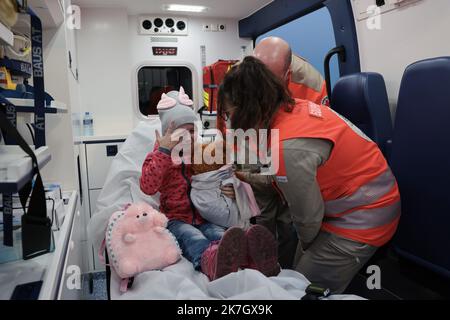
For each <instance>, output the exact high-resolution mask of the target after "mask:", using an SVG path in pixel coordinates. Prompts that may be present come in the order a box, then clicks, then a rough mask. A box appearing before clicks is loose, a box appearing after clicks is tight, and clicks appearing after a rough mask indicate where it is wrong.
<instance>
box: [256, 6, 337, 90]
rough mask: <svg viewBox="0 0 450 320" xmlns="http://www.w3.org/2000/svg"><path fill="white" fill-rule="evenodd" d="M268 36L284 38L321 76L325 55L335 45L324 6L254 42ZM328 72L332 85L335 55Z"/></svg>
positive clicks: (335, 66)
mask: <svg viewBox="0 0 450 320" xmlns="http://www.w3.org/2000/svg"><path fill="white" fill-rule="evenodd" d="M268 36H276V37H280V38H283V39H284V40H286V41H287V42H288V43H289V44H290V45H291V48H292V51H293V52H294V53H296V54H297V55H299V56H302V57H303V58H305V59H306V60H308V61H309V63H311V64H312V65H313V66H314V67H315V68H316V69H317V70H318V71H319V72H320V73H321V74H322V76H324V67H323V63H324V59H325V56H326V54H327V53H328V51H330V50H331V49H333V48H334V47H336V40H335V38H334V30H333V24H332V21H331V16H330V13H329V12H328V9H327V8H325V7H324V8H322V9H319V10H316V11H314V12H312V13H310V14H308V15H306V16H303V17H300V18H298V19H296V20H293V21H291V22H289V23H287V24H285V25H282V26H281V27H278V28H276V29H273V30H271V31H269V32H267V33H265V34H263V35H261V36H259V37H258V38H257V39H256V43H258V42H259V41H260V40H261V39H263V38H265V37H268ZM330 73H331V84H332V86H333V85H334V84H335V82H336V81H337V80H338V79H339V65H338V62H337V58H336V56H334V57H333V58H332V60H331V65H330Z"/></svg>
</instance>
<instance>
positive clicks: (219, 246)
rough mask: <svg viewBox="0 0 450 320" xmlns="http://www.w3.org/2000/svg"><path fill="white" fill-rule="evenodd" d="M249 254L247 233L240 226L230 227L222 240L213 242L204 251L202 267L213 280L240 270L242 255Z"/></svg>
mask: <svg viewBox="0 0 450 320" xmlns="http://www.w3.org/2000/svg"><path fill="white" fill-rule="evenodd" d="M246 255H247V243H246V239H245V233H244V231H243V230H242V229H240V228H236V227H233V228H230V229H228V230H227V231H226V232H225V233H224V235H223V237H222V239H221V240H220V242H215V243H211V245H210V246H209V247H208V248H207V249H206V250H205V252H203V254H202V261H201V267H202V271H203V273H204V274H206V275H207V276H208V278H209V279H210V280H211V281H213V280H216V279H218V278H220V277H223V276H225V275H227V274H229V273H232V272H236V271H238V268H239V267H240V263H241V261H242V259H243V258H242V257H243V256H246Z"/></svg>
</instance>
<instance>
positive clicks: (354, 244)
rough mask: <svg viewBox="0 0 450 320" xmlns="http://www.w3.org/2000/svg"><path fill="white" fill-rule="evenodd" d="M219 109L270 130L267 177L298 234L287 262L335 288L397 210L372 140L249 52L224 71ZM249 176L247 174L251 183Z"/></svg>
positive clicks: (390, 230)
mask: <svg viewBox="0 0 450 320" xmlns="http://www.w3.org/2000/svg"><path fill="white" fill-rule="evenodd" d="M219 110H220V112H221V113H222V116H225V117H227V118H229V119H230V123H231V127H232V128H233V129H239V128H240V129H244V130H246V129H272V130H274V129H276V130H278V133H279V140H280V141H279V150H272V152H279V165H278V171H277V173H276V174H275V175H274V176H273V177H272V184H273V187H274V188H275V189H276V190H277V191H278V193H279V195H280V196H279V201H280V202H284V203H287V205H288V207H289V212H290V218H291V219H292V222H293V225H294V227H295V229H296V232H297V236H298V239H299V242H298V245H297V251H296V254H295V259H294V268H295V269H296V270H297V271H299V272H301V273H302V274H304V275H305V276H306V277H307V278H308V279H309V280H310V281H311V282H313V283H315V284H318V285H321V286H324V287H327V288H330V289H331V291H332V292H333V293H342V292H343V291H344V290H345V288H346V287H347V286H348V284H349V283H350V281H351V280H352V279H353V277H354V276H355V275H356V273H357V272H358V271H359V269H360V268H361V267H362V266H364V264H365V263H366V262H367V261H368V260H369V259H370V257H371V256H372V255H373V254H374V253H375V251H376V250H377V248H378V247H380V246H382V245H384V244H386V243H387V242H388V241H389V240H390V239H391V238H392V236H393V235H394V233H395V231H396V229H397V225H398V221H399V218H400V195H399V191H398V186H397V183H396V180H395V178H394V176H393V174H392V173H391V170H390V168H389V166H388V164H387V162H386V160H385V158H384V157H383V155H382V153H381V151H380V150H379V148H378V146H377V145H376V144H375V143H374V142H373V141H371V140H370V139H369V138H368V137H367V136H365V135H364V133H362V132H361V131H360V130H359V129H358V128H356V127H355V126H354V125H353V124H352V123H350V122H349V121H348V120H346V119H345V118H343V117H341V116H340V115H339V114H337V113H336V112H334V111H333V110H331V109H330V108H329V107H327V106H324V105H317V104H314V103H313V102H310V101H306V100H297V99H296V100H293V99H291V98H290V95H289V92H288V91H287V90H286V88H285V86H284V85H283V83H281V82H280V80H278V79H277V78H276V76H275V75H274V74H272V73H271V71H269V70H268V69H267V67H266V66H265V65H264V64H263V63H262V62H261V61H259V60H258V59H256V58H254V57H246V58H245V59H244V60H243V61H242V62H241V63H240V64H238V65H236V66H234V67H233V68H232V69H231V70H230V71H229V72H228V74H227V75H226V77H225V79H224V81H223V83H222V85H221V88H220V93H219ZM256 180H257V179H249V180H248V182H250V183H251V184H252V186H254V187H255V188H258V187H260V184H258V183H254V182H255V181H256ZM267 192H269V191H267Z"/></svg>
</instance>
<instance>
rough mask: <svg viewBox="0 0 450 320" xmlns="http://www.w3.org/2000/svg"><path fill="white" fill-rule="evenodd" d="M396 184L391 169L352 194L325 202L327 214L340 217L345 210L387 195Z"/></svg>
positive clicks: (367, 203) (370, 202)
mask: <svg viewBox="0 0 450 320" xmlns="http://www.w3.org/2000/svg"><path fill="white" fill-rule="evenodd" d="M394 185H395V178H394V176H393V174H392V172H391V169H389V168H388V169H387V170H386V171H385V172H384V173H383V174H381V175H379V176H378V177H376V178H375V179H373V180H372V181H369V182H368V183H366V184H365V185H363V186H361V187H360V188H359V189H357V190H356V191H355V192H354V193H353V194H352V195H350V196H346V197H342V198H339V199H336V200H330V201H326V202H325V216H327V217H330V218H333V217H338V216H339V215H341V214H343V213H344V212H345V211H348V210H350V209H352V208H358V207H362V206H366V205H370V204H372V203H374V202H376V201H377V200H378V199H380V198H381V197H382V196H384V195H386V194H387V193H388V192H390V191H391V190H392V188H393V187H394Z"/></svg>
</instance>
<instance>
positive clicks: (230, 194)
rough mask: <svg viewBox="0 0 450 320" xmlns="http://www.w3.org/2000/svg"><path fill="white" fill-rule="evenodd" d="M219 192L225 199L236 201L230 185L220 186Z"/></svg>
mask: <svg viewBox="0 0 450 320" xmlns="http://www.w3.org/2000/svg"><path fill="white" fill-rule="evenodd" d="M220 190H221V191H222V194H223V195H224V196H225V197H228V198H230V199H233V200H236V192H235V191H234V187H233V185H232V184H227V185H226V186H221V187H220Z"/></svg>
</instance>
